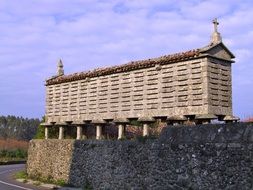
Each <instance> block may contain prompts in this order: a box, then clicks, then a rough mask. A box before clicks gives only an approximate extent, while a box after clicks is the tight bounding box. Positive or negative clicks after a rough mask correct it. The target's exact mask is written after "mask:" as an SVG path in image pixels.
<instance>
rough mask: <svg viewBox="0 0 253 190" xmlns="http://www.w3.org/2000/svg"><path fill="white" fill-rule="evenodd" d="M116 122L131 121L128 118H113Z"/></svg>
mask: <svg viewBox="0 0 253 190" xmlns="http://www.w3.org/2000/svg"><path fill="white" fill-rule="evenodd" d="M113 122H114V123H129V120H128V119H127V118H116V119H114V120H113Z"/></svg>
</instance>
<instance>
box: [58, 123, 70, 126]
mask: <svg viewBox="0 0 253 190" xmlns="http://www.w3.org/2000/svg"><path fill="white" fill-rule="evenodd" d="M55 125H59V126H67V125H68V124H67V123H66V122H56V123H55Z"/></svg>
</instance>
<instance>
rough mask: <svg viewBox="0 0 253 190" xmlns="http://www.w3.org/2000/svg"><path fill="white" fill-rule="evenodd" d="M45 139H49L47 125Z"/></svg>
mask: <svg viewBox="0 0 253 190" xmlns="http://www.w3.org/2000/svg"><path fill="white" fill-rule="evenodd" d="M45 139H48V126H45Z"/></svg>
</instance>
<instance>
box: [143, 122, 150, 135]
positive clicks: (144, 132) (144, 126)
mask: <svg viewBox="0 0 253 190" xmlns="http://www.w3.org/2000/svg"><path fill="white" fill-rule="evenodd" d="M145 136H149V125H148V124H147V123H143V137H145Z"/></svg>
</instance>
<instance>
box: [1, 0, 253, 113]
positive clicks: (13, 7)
mask: <svg viewBox="0 0 253 190" xmlns="http://www.w3.org/2000/svg"><path fill="white" fill-rule="evenodd" d="M252 4H253V3H252V2H251V1H249V0H248V1H243V2H241V1H238V0H231V1H228V0H224V1H222V3H221V1H218V0H210V1H200V0H192V1H175V0H174V1H167V0H150V1H146V0H140V1H133V0H124V1H123V0H116V1H112V0H108V1H104V0H85V1H83V0H72V1H69V0H53V1H52V0H23V1H22V2H21V1H19V0H12V1H8V0H2V1H0V27H1V30H0V65H1V68H2V69H1V70H0V79H1V80H2V81H4V82H1V83H0V85H1V86H0V87H1V90H3V91H5V93H7V94H15V93H14V92H15V91H16V92H21V91H22V89H25V90H26V93H19V94H18V95H17V96H19V97H20V96H22V98H24V99H26V98H27V99H29V97H31V100H32V101H28V102H24V101H20V102H15V103H13V98H14V97H15V96H14V95H13V96H10V98H8V96H5V97H3V95H2V96H1V98H3V100H4V101H5V104H6V105H9V108H8V111H9V112H10V113H13V114H14V113H22V112H16V111H15V110H16V106H18V107H19V108H22V107H23V108H27V107H30V108H32V109H31V110H30V111H27V112H24V114H25V115H24V116H41V115H42V114H43V112H44V107H43V106H41V105H44V95H43V94H44V91H43V89H44V87H43V82H44V80H45V79H46V78H47V77H49V76H51V75H54V74H55V70H56V64H57V61H58V59H59V58H62V59H63V62H64V64H65V71H66V73H71V72H78V71H82V70H89V69H93V68H96V67H101V66H107V65H115V64H120V63H124V62H128V61H130V60H135V59H144V58H150V57H155V56H160V55H163V54H169V53H172V52H178V51H182V50H188V49H192V48H199V47H202V46H204V45H206V44H207V43H208V42H209V39H210V35H211V31H212V24H211V20H212V19H213V18H215V17H218V18H219V20H220V26H219V30H220V31H221V33H222V35H223V39H224V42H226V43H227V45H228V47H229V48H231V50H232V51H233V52H235V54H236V56H237V61H238V63H237V64H235V65H234V69H233V72H234V75H236V76H235V77H234V79H235V80H234V86H235V89H236V88H237V87H238V86H239V85H240V84H244V85H245V89H242V90H241V91H244V92H245V93H244V94H240V95H238V94H236V95H235V97H236V98H235V100H236V101H235V104H236V105H238V104H240V102H239V100H238V98H237V96H240V97H242V98H244V97H243V96H246V95H247V93H249V92H251V93H252V91H250V89H249V88H247V89H246V86H247V85H252V81H253V76H251V72H250V71H251V70H252V69H253V68H252V64H251V60H252V56H251V52H252V51H253V48H252V47H251V44H252V39H253V32H252V31H253V28H252V26H253V20H252V17H253V15H252V14H253V9H252ZM249 68H251V70H250V69H249ZM238 75H240V77H238ZM10 76H11V77H10ZM28 81H32V82H28ZM13 83H14V84H15V85H13ZM36 98H37V99H36ZM37 102H39V103H37ZM0 105H1V102H0ZM33 105H34V106H33ZM0 107H1V108H0V114H1V113H6V111H4V108H3V107H2V106H0ZM247 107H248V105H247V104H243V105H241V108H240V107H239V106H237V107H236V109H237V110H238V111H237V110H236V112H238V113H241V112H243V111H241V110H243V109H245V110H247V109H246V108H247Z"/></svg>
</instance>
